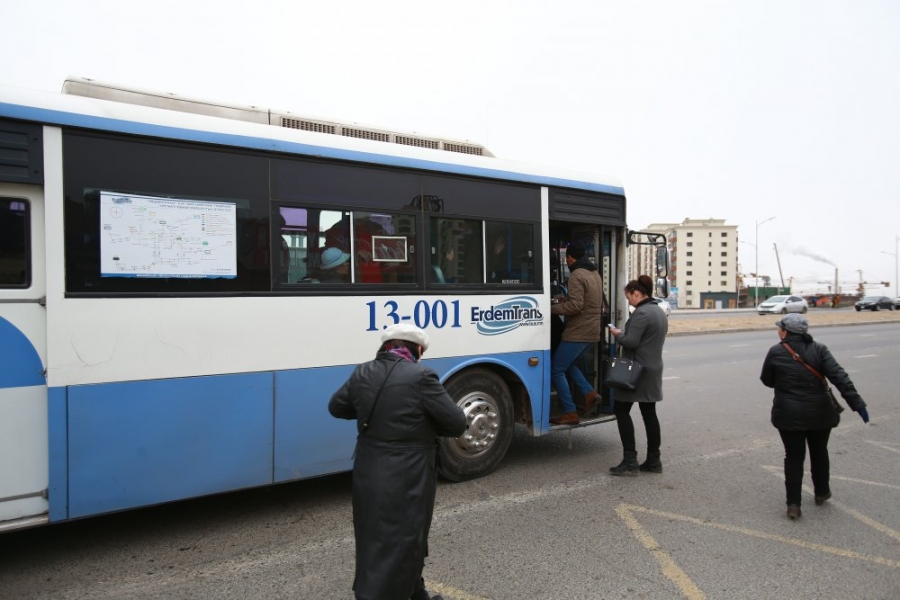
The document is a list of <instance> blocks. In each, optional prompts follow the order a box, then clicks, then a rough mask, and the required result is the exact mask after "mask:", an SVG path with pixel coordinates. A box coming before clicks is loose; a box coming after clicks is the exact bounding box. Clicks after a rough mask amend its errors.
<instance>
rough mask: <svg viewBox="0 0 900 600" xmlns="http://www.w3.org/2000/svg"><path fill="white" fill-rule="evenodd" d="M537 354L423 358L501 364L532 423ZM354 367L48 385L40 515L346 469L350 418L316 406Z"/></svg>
mask: <svg viewBox="0 0 900 600" xmlns="http://www.w3.org/2000/svg"><path fill="white" fill-rule="evenodd" d="M542 355H543V356H544V358H545V359H546V358H547V356H548V353H546V352H540V351H535V352H516V353H511V354H504V355H498V356H477V357H463V358H459V357H456V358H442V359H432V360H429V361H426V362H427V364H428V366H429V367H431V368H433V369H434V370H435V371H437V372H438V373H439V374H441V376H442V379H446V378H447V377H450V376H452V375H453V373H455V372H457V371H458V370H459V369H461V368H465V367H466V366H473V365H477V364H484V363H486V362H489V363H493V364H496V365H497V366H501V367H504V368H507V369H509V370H511V371H513V372H514V373H515V374H516V375H517V376H518V377H520V378H521V380H522V382H523V383H524V385H525V386H526V388H527V390H528V392H529V394H531V395H532V398H534V399H535V403H534V406H533V407H532V409H533V414H532V420H533V422H534V423H535V424H536V427H539V426H540V425H539V424H540V423H542V422H543V420H542V415H541V409H542V406H541V403H540V401H539V399H540V398H541V397H542V394H543V392H542V386H543V382H544V379H545V371H547V368H542V367H541V366H538V367H531V366H528V359H529V358H531V357H534V356H538V357H540V356H542ZM544 362H545V361H544V360H542V361H541V363H544ZM354 367H355V365H343V366H335V367H321V368H314V369H297V370H291V371H280V372H276V373H273V372H264V373H248V374H236V375H216V376H205V377H188V378H181V379H167V380H155V381H132V382H121V383H107V384H92V385H77V386H70V387H68V388H50V390H49V394H48V396H49V428H50V429H49V431H50V442H49V443H50V520H51V521H54V522H55V521H61V520H66V519H69V518H78V517H84V516H88V515H95V514H101V513H106V512H112V511H117V510H124V509H128V508H134V507H138V506H147V505H152V504H159V503H163V502H170V501H174V500H182V499H185V498H192V497H196V496H202V495H207V494H214V493H219V492H228V491H233V490H238V489H242V488H247V487H255V486H261V485H267V484H272V483H280V482H284V481H291V480H296V479H304V478H308V477H314V476H318V475H326V474H330V473H339V472H342V471H347V470H349V469H351V468H352V466H353V464H352V460H351V456H352V455H353V449H354V446H355V444H356V424H355V422H354V421H347V420H343V419H335V418H333V417H332V416H331V415H330V414H329V413H328V401H329V399H330V398H331V395H332V394H333V393H334V391H335V390H337V388H338V387H339V386H340V385H341V384H342V383H343V382H344V381H345V380H346V378H347V377H348V376H349V375H350V373H351V372H352V371H353V369H354Z"/></svg>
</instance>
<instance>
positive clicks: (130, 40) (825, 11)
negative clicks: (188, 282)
mask: <svg viewBox="0 0 900 600" xmlns="http://www.w3.org/2000/svg"><path fill="white" fill-rule="evenodd" d="M0 22H2V23H4V26H3V35H2V36H0V56H2V57H3V59H2V60H0V83H3V84H8V85H14V86H18V87H24V88H31V89H40V90H47V91H53V92H57V91H59V90H60V89H61V87H62V84H63V81H64V80H65V78H66V77H68V76H75V77H89V78H93V79H98V80H102V81H107V82H113V83H119V84H123V85H129V86H135V87H142V88H146V89H150V90H158V91H165V92H172V93H176V94H180V95H185V96H192V97H200V98H207V99H212V100H219V101H222V102H225V103H234V104H252V105H257V106H262V107H266V108H273V109H280V110H288V111H291V112H294V113H299V114H302V115H307V116H314V117H323V118H328V119H333V120H339V121H352V122H358V123H362V124H366V125H370V126H375V127H382V128H389V129H399V130H403V131H414V132H418V133H421V134H426V135H435V136H444V137H451V138H459V139H467V140H471V141H473V142H477V143H480V144H483V145H485V146H487V147H488V148H489V149H490V150H491V151H492V152H493V153H494V154H495V155H496V156H498V157H502V158H505V159H509V160H515V161H524V162H531V163H542V164H550V165H559V166H564V167H567V168H572V169H576V170H580V171H589V172H594V173H599V174H601V175H606V176H611V177H614V178H616V179H618V180H619V181H620V182H621V183H622V185H623V186H624V188H625V192H626V195H627V197H628V223H629V226H630V227H631V228H634V229H639V228H642V227H645V226H647V225H649V224H650V223H657V222H681V221H682V220H684V219H685V218H695V219H703V218H717V219H725V220H726V222H727V223H728V224H733V225H737V226H738V227H739V230H738V231H739V236H740V239H741V241H742V242H743V243H741V244H739V251H740V269H741V271H742V272H744V273H750V272H752V271H754V270H755V260H756V259H755V254H754V250H755V248H754V244H756V242H757V237H756V234H757V231H758V235H759V237H758V250H759V272H760V274H764V275H770V276H771V277H772V278H773V281H775V282H778V281H779V271H778V265H777V263H776V255H775V252H774V250H773V244H776V243H777V245H778V252H779V255H780V259H781V272H782V274H783V277H784V280H785V283H787V282H788V280H789V278H793V279H794V289H795V291H799V292H803V291H809V290H812V289H814V288H815V287H816V286H815V283H814V282H816V281H826V280H828V281H833V280H834V277H835V269H836V268H837V269H838V276H839V279H840V281H841V285H842V289H844V290H846V291H851V290H855V287H856V283H857V282H858V281H859V280H860V274H859V272H858V271H859V270H862V276H863V278H864V279H865V280H866V281H870V282H876V281H888V280H889V281H890V282H891V285H890V288H889V289H888V290H885V292H886V293H888V295H891V296H893V295H895V288H896V287H897V282H896V274H895V271H896V266H897V262H896V259H897V256H896V249H897V237H898V236H900V114H898V111H900V34H898V32H900V2H898V1H897V0H844V1H837V0H815V1H802V2H800V1H796V2H792V1H790V0H729V1H727V2H723V1H719V0H714V1H712V0H711V1H677V0H660V1H638V0H634V1H632V0H629V1H621V2H611V1H606V0H585V1H577V2H576V1H567V0H558V1H557V2H553V3H551V2H547V0H537V1H531V0H453V1H452V2H447V1H444V2H433V1H432V2H430V1H427V0H408V1H407V0H383V1H382V2H372V1H371V0H328V1H327V2H321V1H318V2H312V1H301V0H296V1H286V0H285V1H282V2H276V1H274V0H255V1H254V2H236V1H230V0H217V1H198V0H175V1H172V0H153V1H145V0H128V1H122V0H110V1H100V0H79V1H77V2H73V1H71V0H28V1H27V2H2V4H0ZM770 217H775V219H773V220H771V221H768V222H766V223H764V224H760V225H759V226H758V227H757V223H758V222H759V223H761V222H762V221H765V220H766V219H769V218H770ZM819 287H820V288H822V287H824V286H819ZM869 290H870V291H876V292H877V291H880V288H878V287H874V288H873V287H871V286H869Z"/></svg>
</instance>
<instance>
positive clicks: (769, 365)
mask: <svg viewBox="0 0 900 600" xmlns="http://www.w3.org/2000/svg"><path fill="white" fill-rule="evenodd" d="M784 341H785V342H787V343H788V344H789V345H790V346H791V348H793V349H794V352H796V353H797V354H799V355H800V356H801V358H803V360H804V361H805V362H806V364H808V365H809V366H811V367H812V368H814V369H815V370H817V371H818V372H819V373H821V374H822V375H824V376H825V378H826V379H828V381H830V382H831V383H832V384H834V386H835V387H836V388H837V389H838V391H840V393H841V396H842V397H843V398H844V400H845V401H846V402H847V404H848V405H849V406H850V408H851V409H853V410H854V411H857V410H859V409H860V408H864V407H865V406H866V403H865V402H863V399H862V398H861V397H860V395H859V392H857V391H856V387H855V386H854V385H853V382H852V381H850V377H849V376H848V375H847V372H846V371H844V369H843V368H841V365H839V364H838V362H837V361H836V360H835V359H834V357H833V356H832V355H831V352H829V350H828V348H827V347H826V346H825V345H824V344H820V343H818V342H815V341H813V339H812V337H811V336H809V335H805V334H804V335H801V334H797V333H788V334H787V336H785V338H784ZM759 378H760V380H762V382H763V385H765V386H766V387H770V388H775V398H774V400H773V402H772V425H774V426H775V427H777V428H778V429H783V430H786V431H811V430H816V429H828V428H831V427H836V426H837V424H838V422H840V416H839V415H838V414H837V412H836V411H835V410H834V408H832V406H831V402H830V401H829V399H828V395H827V393H826V392H825V386H824V384H823V383H822V381H821V380H820V379H819V378H818V377H816V376H815V375H813V374H812V373H810V372H809V369H807V368H806V367H804V366H803V365H802V364H800V363H799V362H797V361H795V360H794V359H793V357H792V356H791V354H790V353H789V352H788V351H787V349H786V348H785V347H784V346H782V345H781V343H778V344H775V345H774V346H772V347H771V348H769V353H768V354H767V355H766V360H765V362H763V367H762V373H761V374H760V376H759Z"/></svg>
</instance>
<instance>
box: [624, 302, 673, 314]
mask: <svg viewBox="0 0 900 600" xmlns="http://www.w3.org/2000/svg"><path fill="white" fill-rule="evenodd" d="M650 299H651V300H653V301H654V302H655V303H656V305H657V306H658V307H659V308H660V309H661V310H662V311H663V313H665V315H666V316H667V317H668V316H669V313H671V312H672V305H671V304H669V301H668V300H666V299H665V298H650ZM628 312H629V313H633V312H634V307H633V306H629V307H628Z"/></svg>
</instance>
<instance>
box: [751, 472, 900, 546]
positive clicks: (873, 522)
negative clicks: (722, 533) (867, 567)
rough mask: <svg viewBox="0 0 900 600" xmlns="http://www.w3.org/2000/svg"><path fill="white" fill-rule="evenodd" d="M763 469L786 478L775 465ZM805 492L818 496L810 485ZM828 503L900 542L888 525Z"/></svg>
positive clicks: (840, 503)
mask: <svg viewBox="0 0 900 600" xmlns="http://www.w3.org/2000/svg"><path fill="white" fill-rule="evenodd" d="M763 469H765V470H766V471H768V472H769V473H771V474H773V475H775V476H777V477H782V478H783V476H784V471H783V470H782V469H781V468H780V467H776V466H774V465H763ZM867 483H868V482H867ZM892 487H895V486H892ZM803 491H804V492H806V493H807V494H809V495H810V496H815V494H816V493H815V491H814V490H813V489H812V488H811V487H809V486H808V485H804V486H803ZM828 503H829V504H831V505H832V506H834V507H835V508H837V509H840V510H842V511H844V512H845V513H847V514H848V515H850V516H851V517H853V518H854V519H856V520H857V521H859V522H861V523H865V524H866V525H868V526H869V527H871V528H872V529H874V530H875V531H878V532H880V533H883V534H884V535H886V536H888V537H890V538H893V539H894V540H896V541H898V542H900V531H897V530H896V529H891V528H890V527H888V526H887V525H885V524H883V523H879V522H878V521H876V520H875V519H872V518H870V517H867V516H866V515H864V514H862V513H861V512H859V511H858V510H856V509H854V508H850V507H849V506H847V505H846V504H844V503H843V502H839V501H837V500H835V499H834V498H832V499H831V500H829V501H828Z"/></svg>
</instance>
